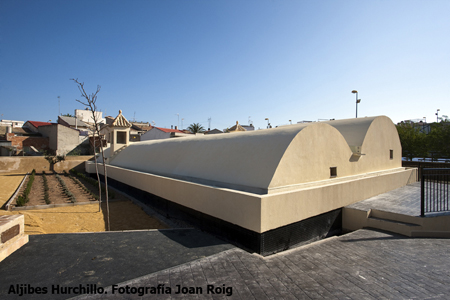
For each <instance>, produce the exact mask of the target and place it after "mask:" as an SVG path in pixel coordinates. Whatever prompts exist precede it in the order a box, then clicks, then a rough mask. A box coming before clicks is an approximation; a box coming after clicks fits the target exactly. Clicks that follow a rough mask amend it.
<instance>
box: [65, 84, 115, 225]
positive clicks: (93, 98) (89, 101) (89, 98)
mask: <svg viewBox="0 0 450 300" xmlns="http://www.w3.org/2000/svg"><path fill="white" fill-rule="evenodd" d="M71 80H73V81H74V82H75V83H76V84H77V86H78V90H79V91H80V92H81V97H83V98H84V102H83V101H81V100H78V99H76V100H77V101H78V102H80V103H81V104H83V105H84V106H86V107H89V109H90V111H91V112H92V119H93V120H94V134H93V140H94V141H93V144H94V162H95V172H96V173H97V180H98V194H99V196H98V199H99V208H98V209H99V211H100V210H101V203H102V187H101V183H100V175H99V173H98V166H97V155H96V151H95V149H96V136H98V137H99V141H100V153H101V156H102V164H103V175H104V178H105V198H106V216H107V223H108V224H107V230H108V231H110V230H111V227H110V223H109V201H108V176H107V174H106V163H105V154H104V152H103V142H102V140H101V139H100V124H99V121H100V120H99V119H98V114H97V113H96V112H97V104H96V102H97V94H98V93H99V92H100V88H101V87H100V86H99V85H97V90H96V91H95V93H92V94H90V95H88V94H87V93H86V91H85V89H84V82H79V81H78V78H77V79H73V78H72V79H71Z"/></svg>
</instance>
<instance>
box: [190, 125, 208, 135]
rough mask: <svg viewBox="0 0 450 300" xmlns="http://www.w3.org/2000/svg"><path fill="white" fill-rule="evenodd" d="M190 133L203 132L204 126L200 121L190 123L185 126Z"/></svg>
mask: <svg viewBox="0 0 450 300" xmlns="http://www.w3.org/2000/svg"><path fill="white" fill-rule="evenodd" d="M187 129H188V130H189V131H190V132H192V133H202V132H205V128H203V126H202V125H201V124H200V123H192V124H191V125H189V127H188V128H187Z"/></svg>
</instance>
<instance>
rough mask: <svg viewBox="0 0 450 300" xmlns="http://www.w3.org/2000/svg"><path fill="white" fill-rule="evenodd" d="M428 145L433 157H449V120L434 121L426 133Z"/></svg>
mask: <svg viewBox="0 0 450 300" xmlns="http://www.w3.org/2000/svg"><path fill="white" fill-rule="evenodd" d="M428 140H429V141H428V145H429V148H430V152H432V153H431V154H432V155H431V156H432V157H433V158H449V157H450V122H449V121H442V122H439V123H434V124H432V126H431V129H430V133H429V134H428Z"/></svg>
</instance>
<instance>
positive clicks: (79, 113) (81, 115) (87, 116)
mask: <svg viewBox="0 0 450 300" xmlns="http://www.w3.org/2000/svg"><path fill="white" fill-rule="evenodd" d="M95 116H96V118H97V123H99V124H100V123H105V124H106V120H105V118H103V113H102V112H101V111H96V112H95ZM75 117H76V118H77V119H78V120H81V121H83V122H85V123H89V124H94V119H93V117H92V111H91V110H89V108H87V107H86V109H75Z"/></svg>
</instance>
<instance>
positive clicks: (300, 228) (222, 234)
mask: <svg viewBox="0 0 450 300" xmlns="http://www.w3.org/2000/svg"><path fill="white" fill-rule="evenodd" d="M91 176H93V177H96V174H91ZM102 180H103V176H102ZM108 184H109V185H111V186H112V187H115V188H117V189H118V190H120V191H123V192H124V193H126V194H128V195H130V196H132V197H134V198H136V199H138V200H139V201H140V202H142V203H144V204H145V205H148V206H149V207H151V208H152V209H154V210H155V211H157V212H158V213H160V214H161V215H163V216H165V217H166V218H168V219H173V220H182V221H183V222H186V223H189V224H191V225H192V226H193V227H196V228H198V229H200V230H202V231H205V232H208V233H210V234H213V235H215V236H217V237H219V238H222V239H225V240H226V241H228V242H230V243H233V244H235V245H237V246H238V247H241V248H243V249H246V250H247V251H250V252H256V253H258V254H260V255H263V256H267V255H271V254H274V253H277V252H281V251H284V250H287V249H290V248H294V247H298V246H300V245H302V244H307V243H310V242H313V241H316V240H320V239H323V238H325V237H329V236H333V235H338V234H340V233H341V232H342V210H341V209H336V210H333V211H330V212H327V213H323V214H321V215H318V216H314V217H311V218H308V219H306V220H302V221H299V222H296V223H292V224H289V225H286V226H282V227H279V228H276V229H272V230H269V231H266V232H264V233H257V232H254V231H252V230H249V229H245V228H243V227H241V226H238V225H235V224H232V223H230V222H227V221H224V220H221V219H218V218H216V217H212V216H210V215H207V214H204V213H202V212H199V211H196V210H194V209H191V208H189V207H186V206H183V205H180V204H177V203H174V202H172V201H170V200H167V199H164V198H161V197H158V196H156V195H153V194H151V193H148V192H145V191H143V190H140V189H137V188H135V187H133V186H130V185H127V184H124V183H122V182H120V181H117V180H114V179H112V178H108Z"/></svg>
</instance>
